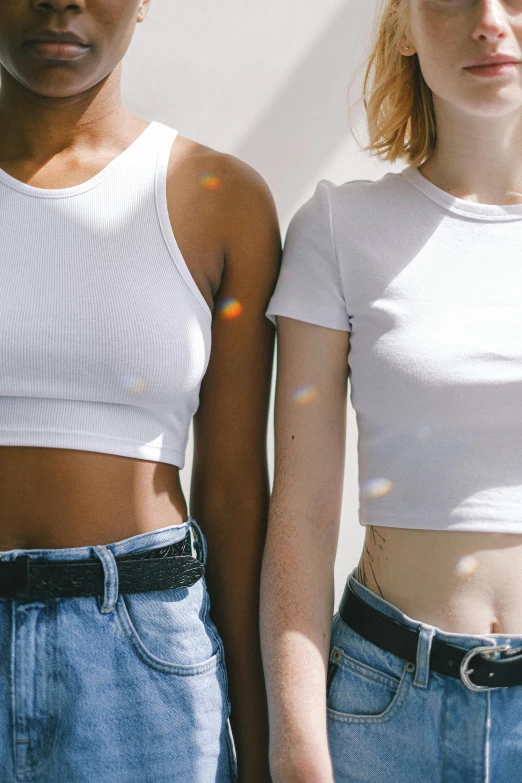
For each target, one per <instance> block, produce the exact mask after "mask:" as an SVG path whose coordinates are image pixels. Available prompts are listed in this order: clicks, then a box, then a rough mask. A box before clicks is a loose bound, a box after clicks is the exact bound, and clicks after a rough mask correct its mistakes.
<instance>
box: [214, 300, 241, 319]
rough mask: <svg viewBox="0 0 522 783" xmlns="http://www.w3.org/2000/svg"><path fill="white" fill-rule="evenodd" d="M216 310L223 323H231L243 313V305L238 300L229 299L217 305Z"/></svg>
mask: <svg viewBox="0 0 522 783" xmlns="http://www.w3.org/2000/svg"><path fill="white" fill-rule="evenodd" d="M218 310H219V314H220V316H221V318H223V319H224V320H225V321H231V320H232V319H233V318H237V317H238V316H240V315H241V313H242V312H243V305H242V304H241V302H240V301H239V299H234V298H232V297H229V298H228V299H224V300H223V301H222V302H221V303H220V304H219V305H218Z"/></svg>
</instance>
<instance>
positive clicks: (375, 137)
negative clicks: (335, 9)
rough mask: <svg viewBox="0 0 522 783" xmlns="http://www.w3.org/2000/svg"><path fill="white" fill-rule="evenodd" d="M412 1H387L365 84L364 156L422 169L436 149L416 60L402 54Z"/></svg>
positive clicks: (430, 98)
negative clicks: (366, 134)
mask: <svg viewBox="0 0 522 783" xmlns="http://www.w3.org/2000/svg"><path fill="white" fill-rule="evenodd" d="M407 2H408V0H383V5H382V7H381V10H380V13H379V17H378V25H377V31H376V35H375V42H374V45H373V49H372V52H371V54H370V59H369V61H368V65H367V68H366V74H365V78H364V89H363V96H364V105H365V108H366V114H367V119H368V129H369V137H370V141H369V144H368V145H367V146H366V147H365V149H366V150H368V151H370V152H372V153H373V154H374V155H377V156H378V157H379V158H381V159H382V160H388V161H396V160H397V159H398V158H403V159H404V160H406V161H407V162H408V163H409V164H411V165H414V166H420V164H421V163H423V162H424V161H426V160H427V159H428V158H429V157H430V156H431V155H432V154H433V151H434V149H435V142H436V137H437V132H436V126H435V110H434V107H433V96H432V92H431V90H430V88H429V87H428V85H427V84H426V82H425V81H424V77H423V75H422V71H421V68H420V63H419V58H418V56H417V54H414V55H413V56H410V57H406V56H404V55H403V54H401V52H400V45H401V41H402V39H403V37H404V35H405V33H406V8H405V5H406V3H407Z"/></svg>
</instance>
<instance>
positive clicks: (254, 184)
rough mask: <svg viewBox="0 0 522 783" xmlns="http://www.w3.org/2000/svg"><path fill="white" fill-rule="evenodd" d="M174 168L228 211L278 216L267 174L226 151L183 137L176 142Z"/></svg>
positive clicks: (187, 182)
mask: <svg viewBox="0 0 522 783" xmlns="http://www.w3.org/2000/svg"><path fill="white" fill-rule="evenodd" d="M174 147H175V151H174V153H173V159H174V160H173V168H174V169H175V170H176V172H177V174H178V176H179V173H180V172H182V173H183V180H184V182H185V184H189V185H190V186H191V187H193V188H194V189H195V190H196V192H198V193H203V194H205V193H207V194H210V195H211V196H212V198H211V199H210V198H209V199H208V200H209V201H212V202H213V203H214V204H215V205H216V206H219V207H221V208H222V209H225V210H226V211H227V213H228V214H230V212H229V210H233V214H234V217H236V218H237V214H238V212H243V213H248V212H249V211H251V210H255V211H259V210H261V211H264V212H265V213H266V215H267V217H269V216H272V219H276V210H275V205H274V199H273V197H272V193H271V191H270V188H269V187H268V185H267V183H266V182H265V180H264V179H263V177H262V176H261V175H260V174H259V172H257V171H256V170H255V169H254V168H253V167H252V166H250V165H248V163H245V162H244V161H242V160H240V159H239V158H236V157H235V156H234V155H230V154H228V153H225V152H219V151H218V150H214V149H212V148H211V147H207V146H205V145H204V144H200V143H199V142H196V141H193V140H192V139H187V138H185V137H184V136H179V137H178V139H177V142H176V144H175V145H174Z"/></svg>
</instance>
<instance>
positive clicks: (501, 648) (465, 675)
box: [460, 644, 520, 691]
mask: <svg viewBox="0 0 522 783" xmlns="http://www.w3.org/2000/svg"><path fill="white" fill-rule="evenodd" d="M519 649H520V648H517V650H519ZM506 650H511V648H510V646H509V644H499V645H497V646H496V647H490V646H489V645H488V646H487V647H472V648H471V650H469V651H468V652H467V653H466V655H465V656H464V658H463V659H462V663H461V664H460V678H461V680H462V682H463V683H464V685H465V686H466V688H468V689H469V690H470V691H489V690H491V688H490V687H489V685H475V683H473V682H471V680H470V678H469V675H470V674H473V671H474V670H473V669H470V668H469V662H470V661H471V659H472V658H473V657H474V656H475V655H484V656H486V657H487V656H488V655H494V654H495V653H499V652H506ZM515 652H516V650H512V653H515ZM491 687H492V688H494V687H495V686H494V685H493V686H491Z"/></svg>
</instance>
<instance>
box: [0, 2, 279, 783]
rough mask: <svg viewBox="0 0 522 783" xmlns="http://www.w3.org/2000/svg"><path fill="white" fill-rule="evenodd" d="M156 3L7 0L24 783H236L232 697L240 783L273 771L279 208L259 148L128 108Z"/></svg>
mask: <svg viewBox="0 0 522 783" xmlns="http://www.w3.org/2000/svg"><path fill="white" fill-rule="evenodd" d="M149 7H150V0H133V1H132V2H129V0H116V1H112V2H107V0H49V1H48V2H44V1H43V0H10V2H8V3H2V4H1V7H0V69H1V90H0V205H1V206H0V233H1V236H2V249H1V250H0V258H1V259H2V261H1V264H2V305H1V307H0V333H1V338H0V358H1V365H2V375H1V378H0V393H1V395H2V396H1V397H0V420H1V421H0V445H1V446H2V448H0V484H1V487H2V490H1V493H0V550H1V552H0V555H1V562H0V595H1V597H0V631H1V642H0V653H1V654H0V658H1V660H2V664H1V667H0V736H1V737H2V742H1V745H0V778H1V779H2V781H6V783H7V782H8V781H14V780H15V778H16V779H17V780H18V779H19V776H27V775H31V779H34V780H35V781H36V780H38V781H39V783H44V782H47V781H49V783H50V782H51V781H53V783H54V781H56V780H61V779H68V780H70V781H71V782H72V783H83V781H85V782H86V781H92V780H98V781H100V783H122V782H123V781H129V783H130V781H131V780H136V781H138V780H139V781H140V783H141V781H143V782H144V783H145V781H148V782H149V783H161V782H162V781H164V783H167V781H168V783H171V781H173V780H183V781H187V783H190V781H194V783H205V782H206V781H208V783H210V782H211V781H215V780H220V781H229V780H233V779H235V774H236V773H235V760H234V754H233V747H232V743H231V741H230V737H229V735H228V731H227V718H228V713H229V705H228V701H229V700H230V702H231V704H232V713H231V723H232V728H233V733H234V739H235V745H236V750H237V762H238V766H239V780H243V781H249V783H252V782H253V781H266V780H268V779H269V776H268V762H267V721H266V718H265V715H266V706H265V701H266V699H265V696H264V687H263V677H262V668H261V655H260V650H259V633H258V620H257V606H258V593H259V588H258V584H259V573H260V567H261V553H262V546H263V540H264V531H265V525H266V513H267V505H268V489H267V486H268V481H267V470H266V451H265V440H266V421H267V409H268V399H269V388H270V375H271V361H272V349H273V334H272V333H273V327H272V326H271V325H270V324H269V323H267V320H266V318H265V317H264V311H265V309H266V304H267V301H268V298H269V296H270V293H271V290H272V288H273V284H274V281H275V276H276V274H277V267H278V259H279V250H278V247H279V238H278V228H277V219H276V214H275V209H274V205H273V201H272V198H271V196H270V193H269V191H268V189H267V187H266V185H265V184H264V182H263V181H262V180H261V178H260V177H259V176H258V175H257V174H256V173H255V172H254V171H253V170H252V169H250V168H249V167H248V166H246V165H245V164H243V163H241V162H240V161H238V160H237V159H235V158H233V157H231V156H228V155H224V154H220V153H217V152H215V151H213V150H211V149H209V148H207V147H203V146H202V145H200V144H198V143H196V142H194V141H191V140H189V139H187V138H184V137H182V136H180V135H177V133H176V131H174V130H173V129H172V128H170V127H169V126H167V125H164V124H163V123H159V122H153V123H147V122H146V121H145V120H143V119H141V118H139V117H137V116H134V115H133V114H131V113H130V112H128V111H127V110H126V109H125V108H124V106H123V105H122V103H121V96H120V77H121V61H122V58H123V56H124V54H125V52H126V51H127V48H128V46H129V44H130V42H131V39H132V36H133V32H134V29H135V26H136V23H141V22H143V21H144V20H145V17H146V15H147V12H148V10H149ZM211 344H212V350H211V352H210V345H211ZM198 406H199V407H198ZM196 410H197V415H196V416H195V419H194V463H193V479H192V485H191V502H190V516H189V513H188V510H187V502H186V500H185V498H184V496H183V493H182V490H181V485H180V479H179V471H180V468H181V467H182V466H183V464H184V460H185V448H186V443H187V438H188V428H189V425H190V420H191V418H192V415H193V413H194V412H195V411H196ZM194 518H195V519H197V522H198V523H199V524H200V525H201V528H199V527H198V525H197V523H196V521H195V519H194ZM201 529H202V530H203V533H202V532H201ZM205 537H206V539H207V541H208V552H209V554H208V565H207V571H206V574H205V578H202V572H203V562H205V561H206V543H205ZM120 558H123V560H121V559H120ZM125 558H127V559H129V560H130V561H131V562H128V563H126V562H125ZM32 560H38V564H36V563H32ZM72 561H74V564H73V563H72ZM206 584H208V591H209V593H210V595H211V599H212V614H211V616H212V619H210V616H209V613H208V607H209V603H208V594H207V592H206ZM213 621H215V623H216V625H215V626H214V623H213ZM216 626H217V628H218V629H219V634H221V636H222V639H223V642H224V647H225V649H226V663H227V669H228V687H227V679H226V674H225V668H224V657H223V643H222V641H221V637H220V636H219V635H218V633H217V631H216ZM32 776H34V778H33V777H32ZM24 779H25V777H24Z"/></svg>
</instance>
